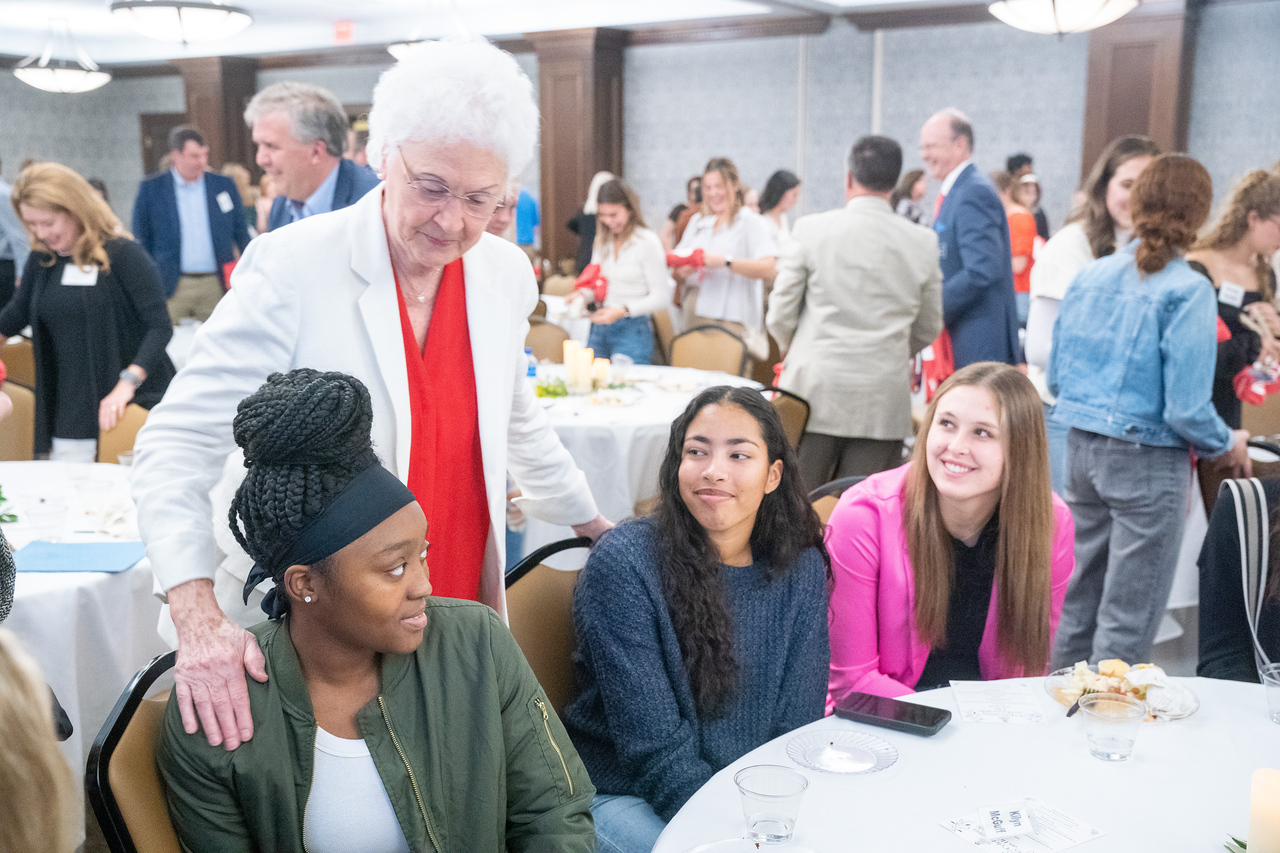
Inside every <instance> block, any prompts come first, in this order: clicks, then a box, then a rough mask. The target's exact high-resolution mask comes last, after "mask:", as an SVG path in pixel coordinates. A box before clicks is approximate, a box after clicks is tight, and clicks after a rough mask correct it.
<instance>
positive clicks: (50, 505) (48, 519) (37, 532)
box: [19, 499, 67, 542]
mask: <svg viewBox="0 0 1280 853" xmlns="http://www.w3.org/2000/svg"><path fill="white" fill-rule="evenodd" d="M24 514H25V516H26V517H25V518H23V517H22V516H23V515H24ZM24 514H19V521H26V522H27V524H29V525H30V526H31V538H32V540H33V541H34V540H40V541H43V542H61V541H62V538H63V536H64V535H65V533H66V522H67V504H66V502H65V501H62V500H56V499H42V500H39V501H37V502H35V503H32V504H29V505H27V507H26V511H25V513H24Z"/></svg>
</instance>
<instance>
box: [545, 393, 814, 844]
mask: <svg viewBox="0 0 1280 853" xmlns="http://www.w3.org/2000/svg"><path fill="white" fill-rule="evenodd" d="M659 489H660V498H659V504H658V508H657V509H656V510H655V512H654V513H653V515H651V516H648V517H645V518H639V519H634V520H631V521H627V522H624V523H623V524H621V525H619V526H618V527H617V528H615V529H614V530H611V531H609V532H608V533H606V534H605V535H604V536H603V537H602V538H601V539H600V541H599V542H598V543H597V544H596V546H595V548H594V549H593V550H592V552H591V556H590V558H589V559H588V560H587V565H586V568H585V569H584V570H583V572H582V576H581V578H580V579H579V581H578V586H577V589H576V591H575V593H574V608H573V609H574V624H575V626H576V628H577V634H578V651H577V653H576V655H575V658H574V661H575V665H576V669H577V675H578V682H579V687H580V691H581V692H580V693H579V695H578V696H577V698H575V699H574V701H573V702H571V703H570V704H569V706H568V707H567V708H566V709H565V714H564V720H565V725H566V727H567V728H568V730H569V734H570V737H571V738H572V739H573V742H574V745H575V746H576V747H577V749H578V752H579V754H580V755H581V756H582V760H583V762H584V763H585V764H586V766H587V769H588V771H589V772H590V774H591V779H592V781H593V782H594V783H595V785H596V788H597V790H598V791H599V793H598V795H597V796H596V798H595V802H594V803H593V804H592V814H593V815H594V816H595V821H596V836H597V849H598V850H600V851H603V852H604V853H632V852H633V851H649V850H651V849H652V847H653V844H654V842H655V841H656V840H657V838H658V835H659V834H660V833H661V832H662V830H663V828H664V827H665V826H666V822H667V821H668V820H670V819H671V817H672V816H673V815H674V814H675V813H676V812H677V811H678V810H679V809H680V807H681V806H682V805H684V803H685V802H686V801H687V800H688V799H689V797H691V796H692V795H693V793H694V792H695V791H697V790H698V789H699V788H700V787H702V785H703V784H705V783H706V782H707V780H709V779H710V778H711V777H712V775H713V774H715V773H716V771H718V770H720V769H721V768H723V767H726V766H727V765H729V764H731V763H732V762H734V761H736V760H737V759H738V758H740V757H741V756H743V755H744V754H746V753H747V752H750V751H751V750H752V749H754V748H755V747H757V746H759V745H761V744H763V743H765V742H767V741H769V740H771V739H773V738H775V737H777V736H779V735H781V734H785V733H786V732H789V731H791V730H792V729H795V728H797V727H798V726H802V725H804V724H805V723H809V722H812V721H813V720H817V719H820V718H821V717H822V714H823V709H824V702H825V699H826V681H827V667H828V662H829V659H830V651H829V647H828V643H827V578H828V574H829V568H828V566H829V560H828V557H827V553H826V549H825V547H824V546H823V543H822V536H823V529H822V525H821V523H820V522H819V521H818V518H817V516H816V515H815V514H814V512H813V509H812V507H811V506H810V504H809V501H808V499H807V498H806V496H805V492H804V487H803V485H802V484H801V482H800V477H799V468H798V467H797V463H796V459H795V454H794V452H793V451H792V450H791V447H790V445H788V444H787V440H786V437H785V435H784V433H783V430H782V423H781V422H780V421H779V419H778V415H777V413H776V412H775V411H774V409H773V407H772V406H771V405H770V404H769V403H768V402H767V401H765V399H764V398H763V397H762V396H761V395H760V393H759V392H758V391H755V390H752V389H748V388H729V387H727V386H721V387H717V388H710V389H708V390H706V391H703V392H702V393H701V394H699V395H698V396H697V397H696V398H694V400H693V402H691V403H690V404H689V407H688V408H687V409H685V411H684V413H683V414H682V415H681V416H680V417H679V418H678V419H677V420H676V421H675V423H674V424H673V425H672V427H671V439H670V441H669V443H668V445H667V452H666V457H665V458H664V459H663V462H662V468H661V471H660V473H659Z"/></svg>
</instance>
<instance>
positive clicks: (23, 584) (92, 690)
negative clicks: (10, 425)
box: [0, 462, 167, 795]
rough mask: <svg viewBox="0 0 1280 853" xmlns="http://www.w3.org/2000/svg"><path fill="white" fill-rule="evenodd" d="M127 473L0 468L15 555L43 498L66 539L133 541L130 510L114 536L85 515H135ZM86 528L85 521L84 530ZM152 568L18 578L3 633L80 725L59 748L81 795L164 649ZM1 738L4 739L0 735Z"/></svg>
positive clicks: (58, 466) (95, 468) (105, 468)
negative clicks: (12, 518) (110, 730)
mask: <svg viewBox="0 0 1280 853" xmlns="http://www.w3.org/2000/svg"><path fill="white" fill-rule="evenodd" d="M128 472H129V469H128V468H125V467H122V466H120V465H70V464H63V463H59V462H3V463H0V489H3V491H4V496H5V498H6V499H7V501H8V503H6V504H5V506H4V510H5V511H12V512H15V513H16V514H17V515H18V521H17V522H15V523H12V524H6V525H4V532H5V537H6V538H8V539H9V540H10V542H11V544H12V545H13V548H14V549H15V550H17V549H19V548H21V547H22V546H24V545H26V544H27V542H28V541H29V540H30V539H31V535H32V530H31V527H30V524H29V523H28V522H27V521H26V520H25V516H26V510H27V507H29V506H31V504H32V503H33V502H34V501H35V500H36V499H38V498H39V497H46V498H52V499H54V500H61V501H63V502H65V504H66V505H67V509H68V512H67V516H68V517H67V521H66V526H65V528H64V531H63V535H62V537H61V538H62V539H63V540H64V541H112V540H120V539H137V538H138V536H137V521H136V519H135V518H134V517H133V515H132V513H131V512H129V513H127V514H126V515H125V517H124V518H123V519H119V520H118V521H116V522H114V523H112V524H111V525H110V530H111V531H112V532H113V533H114V535H112V534H110V533H103V532H76V528H84V529H85V530H86V531H87V530H88V529H89V528H91V527H94V526H95V522H96V521H100V520H102V519H103V518H104V516H102V515H101V514H100V512H99V514H97V515H96V516H85V515H84V509H85V507H86V506H88V507H89V508H90V509H92V510H101V508H102V507H103V506H104V505H106V506H116V507H123V508H125V509H129V508H131V504H129V502H128V483H127V477H128ZM85 521H88V522H89V523H84V522H85ZM151 584H152V581H151V566H150V563H149V562H148V561H147V560H145V559H144V560H142V562H140V563H138V564H137V565H136V566H134V567H133V568H131V569H128V570H127V571H124V572H121V573H119V574H104V573H90V572H69V573H51V574H44V573H19V575H18V582H17V587H16V590H15V596H14V601H13V612H12V613H11V614H10V616H9V618H8V619H6V620H5V622H4V627H5V628H7V629H9V630H11V631H13V632H14V633H15V634H16V635H17V636H18V638H19V639H20V640H21V641H22V643H23V645H24V646H25V647H26V649H27V651H28V652H30V654H31V655H32V656H33V657H34V658H35V659H36V662H37V663H39V664H40V669H41V670H42V671H43V673H44V676H45V678H46V679H47V680H48V682H49V686H50V687H52V688H53V692H54V693H55V694H56V695H57V697H58V701H59V702H60V703H61V704H62V707H63V708H65V709H66V711H67V715H68V716H69V717H70V718H71V724H72V725H73V726H74V727H75V733H74V734H73V735H72V736H71V739H70V740H68V741H66V742H65V743H64V744H62V751H63V755H64V756H66V759H67V762H68V763H69V764H70V765H71V767H72V770H73V771H74V773H75V778H76V781H77V785H76V790H77V792H78V795H82V793H83V789H84V785H83V784H82V780H83V776H84V767H85V759H87V758H88V756H89V747H90V746H92V744H93V739H94V737H96V736H97V734H98V729H99V728H101V727H102V723H103V721H104V720H106V718H107V714H108V713H109V712H110V711H111V708H112V707H113V706H114V705H115V703H116V700H117V699H118V698H119V696H120V692H121V691H122V690H123V689H124V686H125V684H126V683H128V681H129V679H130V678H131V677H132V676H133V674H134V673H135V672H137V671H138V670H139V669H140V668H141V667H142V666H143V665H144V664H146V663H147V662H148V661H149V660H151V658H153V657H155V656H156V655H158V654H161V653H163V652H165V651H167V648H166V646H165V645H164V643H162V642H161V640H160V637H159V635H157V634H156V620H157V619H158V618H159V615H160V602H159V601H157V600H156V598H155V597H154V596H153V595H152V590H151ZM2 736H3V733H0V737H2Z"/></svg>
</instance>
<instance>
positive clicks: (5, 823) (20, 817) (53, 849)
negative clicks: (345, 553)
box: [0, 628, 76, 853]
mask: <svg viewBox="0 0 1280 853" xmlns="http://www.w3.org/2000/svg"><path fill="white" fill-rule="evenodd" d="M0 733H3V736H0V851H2V853H19V851H21V853H70V851H72V850H74V849H75V846H76V844H75V826H76V820H75V818H76V815H75V814H74V797H73V796H72V784H73V783H72V779H71V768H70V767H68V766H67V761H66V759H65V758H63V757H62V753H61V752H60V751H59V750H58V741H57V738H56V736H55V735H54V731H53V708H52V705H51V704H50V701H49V688H48V687H46V686H45V682H44V679H43V678H41V676H40V670H39V667H37V666H36V663H35V661H33V660H32V659H31V657H30V656H29V655H28V654H27V653H26V652H25V651H23V650H22V647H21V645H20V644H19V643H18V639H17V637H15V636H14V635H13V634H12V633H10V632H9V631H7V630H5V629H3V628H0Z"/></svg>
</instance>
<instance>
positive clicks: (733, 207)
mask: <svg viewBox="0 0 1280 853" xmlns="http://www.w3.org/2000/svg"><path fill="white" fill-rule="evenodd" d="M712 172H716V173H717V174H719V175H720V177H721V178H722V179H723V180H724V187H725V189H726V190H727V191H728V193H729V224H730V225H732V224H733V222H734V220H736V219H737V218H738V211H740V210H742V202H743V195H742V181H741V180H740V179H739V178H738V167H737V166H736V165H734V162H733V161H732V160H730V159H729V158H728V157H712V158H711V159H710V160H708V161H707V167H706V168H705V169H703V170H702V176H703V177H704V178H705V177H706V176H707V175H709V174H711V173H712ZM702 185H703V190H702V212H703V213H704V214H705V215H707V216H714V215H715V214H714V213H713V212H712V210H711V204H710V203H709V202H708V201H707V191H706V181H705V180H704V181H703V182H702Z"/></svg>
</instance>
